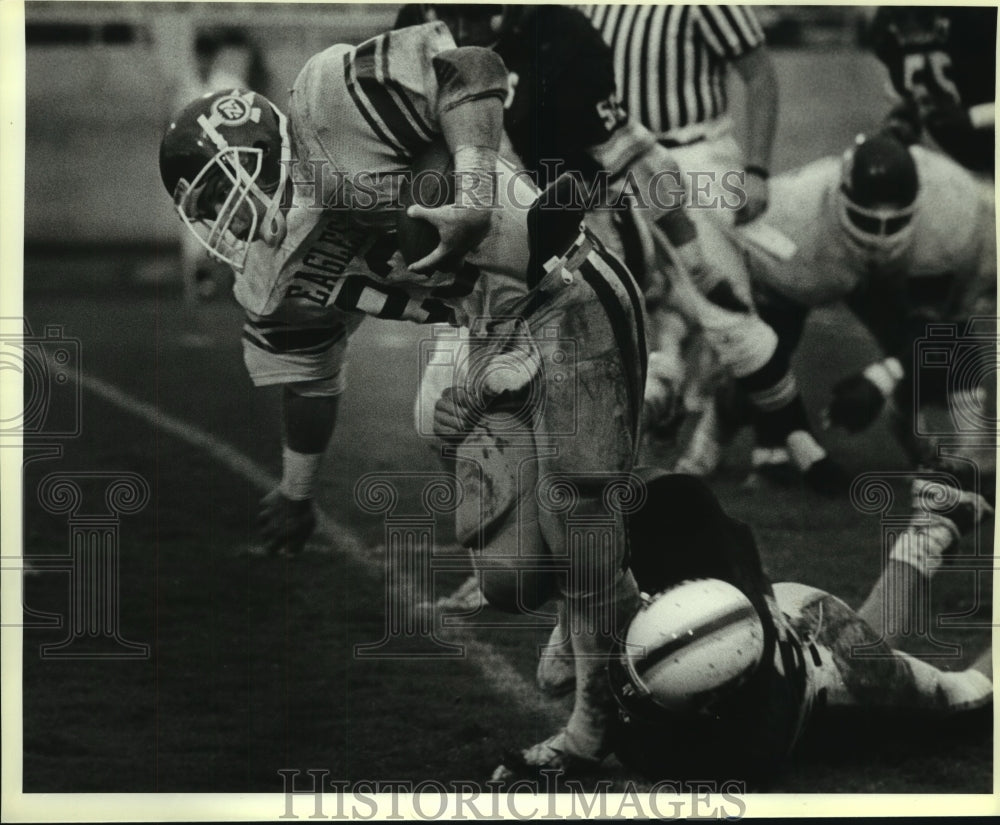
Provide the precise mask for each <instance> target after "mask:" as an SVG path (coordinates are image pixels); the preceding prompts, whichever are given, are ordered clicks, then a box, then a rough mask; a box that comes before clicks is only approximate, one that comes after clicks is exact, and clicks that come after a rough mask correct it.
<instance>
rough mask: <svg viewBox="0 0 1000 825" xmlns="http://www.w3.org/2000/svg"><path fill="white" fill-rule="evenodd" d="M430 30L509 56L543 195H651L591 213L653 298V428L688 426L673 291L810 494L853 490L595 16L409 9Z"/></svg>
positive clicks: (520, 129) (516, 122)
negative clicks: (553, 188) (635, 108)
mask: <svg viewBox="0 0 1000 825" xmlns="http://www.w3.org/2000/svg"><path fill="white" fill-rule="evenodd" d="M428 19H438V20H442V21H443V22H444V23H445V24H446V25H447V26H448V27H449V29H450V30H451V31H452V34H453V35H454V37H455V39H456V42H459V43H461V44H465V45H476V46H489V47H491V48H492V49H493V50H494V51H495V52H496V53H497V54H499V55H500V57H501V58H502V59H503V61H504V64H505V65H506V67H507V72H508V85H509V89H508V96H507V100H506V101H505V104H504V129H505V132H506V134H507V137H508V139H509V141H510V144H511V148H512V149H513V151H514V152H515V153H516V154H517V155H518V157H519V159H520V161H521V163H522V165H523V166H524V167H525V168H526V169H527V170H529V171H530V172H532V173H533V174H534V176H535V177H536V180H537V183H538V184H539V185H540V186H541V187H545V186H547V185H549V184H550V183H551V182H552V181H553V179H555V178H556V177H557V176H558V175H559V174H560V173H562V172H567V171H569V172H575V173H578V174H579V175H580V176H581V177H582V178H583V179H584V181H585V182H586V183H587V184H589V185H587V186H584V187H583V190H582V191H583V192H584V193H586V194H585V197H592V196H596V197H599V198H600V199H601V200H600V201H599V202H603V203H609V204H612V205H619V206H620V205H622V204H623V203H624V199H623V198H622V195H623V193H625V190H628V191H630V192H633V193H634V192H636V191H638V192H639V193H640V198H643V197H644V198H645V201H644V202H643V203H641V204H639V206H638V207H637V208H629V209H624V208H615V209H596V210H594V209H592V210H591V212H590V214H589V216H588V224H589V225H591V226H592V227H593V228H594V229H595V231H596V232H597V233H598V234H599V235H600V236H601V238H602V240H603V241H604V242H605V244H606V245H608V246H609V247H610V248H611V249H612V250H613V251H614V252H616V253H618V254H619V256H620V257H622V258H623V259H624V261H625V263H626V264H627V265H628V267H629V269H630V271H631V272H633V273H634V274H635V275H636V278H637V280H638V281H639V282H640V285H641V286H642V287H643V288H644V289H646V290H647V299H652V301H653V303H651V304H650V305H649V307H648V309H649V311H650V334H649V339H650V348H651V352H650V355H649V370H648V378H647V382H646V387H645V398H644V414H643V418H644V424H645V429H646V430H647V431H648V432H651V433H654V434H665V435H670V434H672V433H673V432H675V428H676V426H677V424H678V422H679V415H678V412H679V408H680V406H681V402H680V393H679V385H680V384H681V382H682V380H683V377H684V372H685V369H684V367H683V364H682V363H680V361H679V359H678V356H677V355H676V351H677V347H676V346H675V345H674V342H673V341H672V338H673V337H675V335H676V333H675V327H674V326H673V325H671V324H670V323H669V322H668V321H665V320H664V318H665V317H668V316H664V315H662V314H661V313H660V312H659V311H658V304H659V302H661V301H662V300H663V299H664V296H665V294H666V293H669V295H668V296H667V300H669V301H670V303H671V305H673V306H675V307H676V309H677V310H678V311H679V312H680V313H681V314H682V315H683V316H684V317H685V319H686V320H687V322H688V323H689V324H691V325H693V326H694V327H696V328H698V329H700V330H702V331H703V333H704V335H705V340H706V341H707V342H708V344H709V347H710V348H711V349H712V351H713V353H714V355H715V357H716V358H717V360H718V362H719V364H720V365H721V367H722V369H723V370H725V372H727V373H728V374H730V375H732V376H733V377H734V378H735V379H736V383H737V385H739V386H742V387H744V388H745V390H746V391H747V393H748V394H749V397H750V398H751V401H752V404H753V406H754V414H755V416H757V417H758V418H759V419H760V422H761V427H762V428H763V429H764V430H766V431H767V432H768V433H770V434H771V435H772V436H773V440H774V442H775V446H784V445H785V444H788V445H790V448H789V452H790V453H791V456H792V458H793V459H794V462H795V464H796V465H797V467H798V469H799V470H800V471H801V472H802V473H803V476H804V478H805V480H806V483H807V484H808V485H809V486H810V487H812V488H813V489H815V490H817V491H819V492H822V493H826V494H834V495H836V494H841V493H843V492H844V491H845V490H846V479H845V476H844V473H843V471H842V469H841V468H840V467H839V465H837V464H836V463H835V462H833V461H832V460H831V459H830V458H829V456H828V455H827V454H826V451H825V450H824V449H823V448H822V447H821V446H820V445H819V444H818V443H817V442H816V440H815V437H814V436H813V433H812V431H811V426H810V423H809V420H808V417H807V414H806V410H805V406H804V405H803V403H802V399H801V396H800V395H799V393H798V389H797V385H796V383H795V380H794V376H793V375H792V374H791V364H790V363H789V362H788V361H787V359H786V358H785V353H784V351H782V350H779V349H778V348H777V335H776V334H775V332H774V331H773V330H772V329H771V327H770V326H768V325H767V324H766V323H764V321H762V320H761V319H760V317H759V316H758V314H757V313H756V311H755V309H754V307H753V302H752V297H751V295H750V288H749V278H748V277H744V275H745V273H743V272H742V271H741V270H740V269H739V267H738V266H737V265H736V263H735V262H733V261H730V260H728V259H727V260H726V261H725V262H724V263H722V264H719V263H718V262H716V261H715V260H714V258H712V256H711V254H710V253H711V251H712V249H710V248H709V247H714V246H715V245H716V244H715V238H714V237H708V236H706V238H705V239H700V238H699V235H700V234H701V233H702V232H710V231H711V229H712V228H711V227H710V226H706V225H705V222H704V221H701V222H700V223H699V220H698V219H699V218H700V216H699V215H698V213H697V211H695V210H691V212H690V213H688V210H686V209H683V208H677V207H679V206H680V205H681V204H683V203H684V192H683V190H684V188H685V187H684V184H683V181H682V178H681V170H679V169H678V167H677V165H676V163H675V161H674V160H673V158H672V157H671V155H670V153H669V152H668V150H667V149H665V148H664V147H663V146H662V145H660V144H659V143H658V142H657V141H656V138H655V136H654V135H653V134H652V133H651V132H649V130H648V129H646V128H645V127H644V126H642V125H641V124H640V123H638V121H637V120H636V119H635V118H632V117H630V116H629V114H628V113H627V112H626V111H625V110H624V109H623V107H622V106H621V104H620V102H619V98H618V91H617V86H616V82H615V70H614V55H613V52H612V50H611V48H610V47H609V46H608V45H607V44H606V43H605V42H604V40H603V38H602V37H601V35H600V33H599V32H597V30H596V29H594V27H593V25H592V23H591V22H590V21H589V19H588V18H587V17H586V16H585V15H584V14H583V13H582V12H580V11H578V10H576V9H573V8H569V7H566V6H557V5H537V6H512V5H466V4H439V5H433V4H419V5H418V4H410V5H407V6H404V7H403V8H402V10H401V11H400V13H399V16H398V17H397V21H396V27H397V28H400V27H404V26H407V25H412V24H415V23H422V22H425V21H426V20H428ZM598 173H603V176H600V177H599V176H598ZM598 181H600V182H601V185H597V184H598ZM671 181H674V183H671ZM605 185H606V189H605ZM671 187H674V189H676V190H677V191H673V190H672V189H671ZM654 193H655V196H654ZM584 205H585V206H593V205H594V204H593V203H591V204H584ZM609 219H610V222H611V223H613V226H611V225H609V222H608V221H609ZM696 225H697V226H698V228H697V229H696V228H695V226H696ZM644 275H645V277H644ZM758 402H759V403H758Z"/></svg>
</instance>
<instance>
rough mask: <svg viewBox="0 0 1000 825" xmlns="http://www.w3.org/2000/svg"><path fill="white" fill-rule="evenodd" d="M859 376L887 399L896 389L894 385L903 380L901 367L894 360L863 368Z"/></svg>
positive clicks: (887, 359)
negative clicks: (869, 382)
mask: <svg viewBox="0 0 1000 825" xmlns="http://www.w3.org/2000/svg"><path fill="white" fill-rule="evenodd" d="M861 374H862V375H863V376H864V377H865V378H867V379H868V380H869V381H871V382H872V383H873V384H874V385H875V386H876V387H877V388H878V391H879V392H880V393H882V395H883V396H884V397H886V398H888V397H889V396H890V395H892V393H893V390H895V389H896V385H897V384H898V383H899V382H900V381H902V380H903V365H902V364H900V363H899V361H898V360H897V359H896V358H886V359H885V360H884V361H879V362H877V363H875V364H870V365H869V366H867V367H865V370H864V372H863V373H861Z"/></svg>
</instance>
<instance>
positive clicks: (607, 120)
mask: <svg viewBox="0 0 1000 825" xmlns="http://www.w3.org/2000/svg"><path fill="white" fill-rule="evenodd" d="M596 108H597V116H598V117H599V118H600V119H601V122H602V123H603V124H604V128H605V129H607V130H608V131H609V132H613V131H614V130H615V129H617V128H618V127H619V126H621V125H622V124H623V123H624V122H625V120H626V117H627V116H626V114H625V109H624V108H622V104H621V101H619V100H618V96H617V95H611V96H610V97H608V98H606V99H605V100H601V101H599V102H598V103H597V104H596Z"/></svg>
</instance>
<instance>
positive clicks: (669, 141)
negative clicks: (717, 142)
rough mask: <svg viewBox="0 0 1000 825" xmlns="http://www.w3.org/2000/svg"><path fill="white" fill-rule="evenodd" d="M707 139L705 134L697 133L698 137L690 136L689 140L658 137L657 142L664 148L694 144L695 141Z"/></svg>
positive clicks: (699, 141)
mask: <svg viewBox="0 0 1000 825" xmlns="http://www.w3.org/2000/svg"><path fill="white" fill-rule="evenodd" d="M707 139H708V138H707V137H706V136H705V135H698V137H694V138H691V140H674V139H673V138H660V139H659V140H658V141H657V143H659V144H660V146H662V147H663V148H664V149H680V148H681V147H682V146H694V145H695V144H696V143H701V142H702V141H703V140H707Z"/></svg>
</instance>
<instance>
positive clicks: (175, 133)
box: [160, 89, 291, 269]
mask: <svg viewBox="0 0 1000 825" xmlns="http://www.w3.org/2000/svg"><path fill="white" fill-rule="evenodd" d="M290 160H291V143H290V141H289V138H288V126H287V120H286V118H285V116H284V115H283V114H282V113H281V112H280V111H279V110H278V109H277V107H276V106H274V104H273V103H271V101H269V100H268V99H267V98H265V97H264V96H263V95H259V94H257V93H256V92H251V91H247V90H246V89H230V90H226V91H220V92H211V93H209V94H207V95H204V96H202V97H200V98H198V99H197V100H195V101H193V102H192V103H190V104H188V105H187V106H185V107H184V109H182V110H181V112H180V113H179V114H178V115H177V116H176V117H175V118H174V120H173V122H172V123H171V124H170V126H169V127H168V128H167V132H166V134H165V135H164V136H163V140H162V142H161V143H160V177H161V178H162V179H163V185H164V186H165V187H166V189H167V192H168V193H169V194H170V196H171V197H172V198H173V200H174V205H175V207H176V208H177V211H178V214H179V215H180V217H181V220H183V221H184V223H185V225H186V226H187V227H188V228H189V229H190V230H191V231H192V232H193V233H194V235H195V237H197V238H198V240H199V242H201V243H202V244H203V245H204V246H205V247H206V248H207V249H208V251H209V252H210V253H211V254H212V255H213V256H215V257H216V258H219V259H220V260H223V261H225V262H227V263H229V264H231V265H232V266H234V267H236V268H237V269H239V268H241V267H242V265H243V263H244V262H245V260H246V252H247V245H246V244H242V245H241V244H237V246H239V247H241V248H240V249H239V250H238V251H237V250H236V249H235V248H234V245H233V243H232V239H231V236H229V237H228V238H227V235H226V233H227V229H228V228H229V225H230V223H231V222H232V220H233V218H234V216H235V215H236V213H237V212H238V211H239V210H240V209H241V208H243V207H244V204H247V205H249V208H250V211H251V214H252V219H253V222H252V226H251V229H250V233H249V236H248V237H250V238H251V239H252V238H254V237H255V236H256V235H258V234H259V237H261V238H262V239H263V240H264V241H265V242H267V243H268V244H274V243H277V242H280V240H281V239H282V238H283V237H284V234H285V222H284V216H283V215H282V213H281V210H280V208H279V207H280V204H281V198H282V194H283V192H284V188H285V182H286V181H287V178H288V165H289V162H290ZM220 176H222V177H221V178H220ZM220 180H221V181H222V184H223V185H224V186H226V187H227V197H226V198H225V202H224V203H223V205H222V207H221V208H219V209H218V211H217V212H214V213H209V212H208V211H206V209H205V208H204V207H205V204H203V203H199V198H200V196H201V195H202V194H203V193H204V191H205V188H206V185H207V184H212V185H215V184H217V183H218V182H219V181H220ZM251 194H253V196H254V197H252V198H251V197H249V196H250V195H251ZM260 206H263V210H264V214H263V216H260V215H258V209H259V208H260ZM196 224H203V225H205V226H206V227H207V230H208V234H207V238H206V237H205V236H204V235H205V233H204V232H203V231H198V230H197V229H196ZM258 229H259V232H258Z"/></svg>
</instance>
